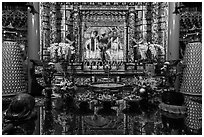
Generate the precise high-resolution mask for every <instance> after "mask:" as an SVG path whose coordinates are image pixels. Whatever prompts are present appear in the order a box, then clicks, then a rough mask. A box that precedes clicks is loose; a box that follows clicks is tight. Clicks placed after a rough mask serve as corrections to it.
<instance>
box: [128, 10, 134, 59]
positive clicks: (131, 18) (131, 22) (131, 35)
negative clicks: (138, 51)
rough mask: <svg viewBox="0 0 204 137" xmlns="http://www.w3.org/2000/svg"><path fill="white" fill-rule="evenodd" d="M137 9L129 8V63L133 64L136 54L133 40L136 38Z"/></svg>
mask: <svg viewBox="0 0 204 137" xmlns="http://www.w3.org/2000/svg"><path fill="white" fill-rule="evenodd" d="M135 19H136V16H135V8H134V7H130V8H129V15H128V23H129V24H128V27H129V29H128V34H129V36H128V56H127V61H128V62H133V61H134V52H133V38H135V29H136V28H135Z"/></svg>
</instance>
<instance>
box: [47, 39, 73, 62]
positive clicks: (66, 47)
mask: <svg viewBox="0 0 204 137" xmlns="http://www.w3.org/2000/svg"><path fill="white" fill-rule="evenodd" d="M48 51H49V52H50V58H51V59H54V60H57V59H64V60H65V61H69V60H70V58H71V55H73V54H74V53H75V49H74V46H73V45H72V44H69V43H53V44H51V45H50V47H49V48H48Z"/></svg>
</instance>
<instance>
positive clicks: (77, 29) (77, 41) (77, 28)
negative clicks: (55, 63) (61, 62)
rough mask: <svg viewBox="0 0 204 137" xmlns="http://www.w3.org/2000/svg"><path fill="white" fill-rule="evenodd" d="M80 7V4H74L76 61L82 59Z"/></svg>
mask: <svg viewBox="0 0 204 137" xmlns="http://www.w3.org/2000/svg"><path fill="white" fill-rule="evenodd" d="M79 16H80V15H79V7H78V5H74V13H73V35H74V41H75V49H76V53H75V61H74V62H79V61H80V17H79Z"/></svg>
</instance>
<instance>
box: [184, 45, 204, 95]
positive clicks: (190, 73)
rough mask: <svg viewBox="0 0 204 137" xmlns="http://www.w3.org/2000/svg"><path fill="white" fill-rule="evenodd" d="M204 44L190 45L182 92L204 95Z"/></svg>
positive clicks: (187, 51)
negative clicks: (203, 90)
mask: <svg viewBox="0 0 204 137" xmlns="http://www.w3.org/2000/svg"><path fill="white" fill-rule="evenodd" d="M201 60H202V43H201V42H194V43H189V44H188V45H187V47H186V51H185V55H184V64H185V68H184V72H183V81H182V85H181V92H182V93H184V94H188V95H202V62H201Z"/></svg>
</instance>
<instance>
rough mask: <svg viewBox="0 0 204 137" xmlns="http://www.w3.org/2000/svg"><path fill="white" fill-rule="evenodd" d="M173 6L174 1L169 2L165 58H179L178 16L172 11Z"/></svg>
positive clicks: (174, 5) (173, 9)
mask: <svg viewBox="0 0 204 137" xmlns="http://www.w3.org/2000/svg"><path fill="white" fill-rule="evenodd" d="M175 7H176V3H175V2H169V21H168V46H167V60H177V59H179V31H180V23H179V22H180V16H179V15H177V14H175V13H173V12H174V11H175Z"/></svg>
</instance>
